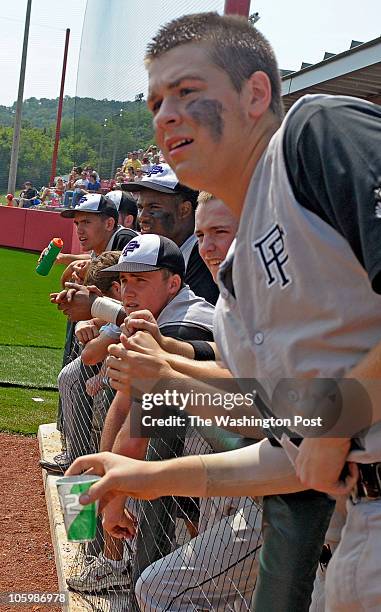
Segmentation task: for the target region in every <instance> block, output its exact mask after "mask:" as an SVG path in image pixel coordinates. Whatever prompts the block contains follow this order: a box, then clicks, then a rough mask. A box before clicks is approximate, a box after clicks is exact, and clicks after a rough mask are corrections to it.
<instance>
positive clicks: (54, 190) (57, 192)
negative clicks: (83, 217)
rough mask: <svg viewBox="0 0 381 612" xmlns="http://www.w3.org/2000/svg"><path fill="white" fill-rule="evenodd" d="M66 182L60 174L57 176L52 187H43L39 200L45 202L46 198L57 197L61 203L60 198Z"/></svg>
mask: <svg viewBox="0 0 381 612" xmlns="http://www.w3.org/2000/svg"><path fill="white" fill-rule="evenodd" d="M65 189H66V183H65V181H64V180H63V178H62V177H61V176H58V177H57V179H56V182H55V185H54V187H45V189H44V190H43V192H42V195H41V202H45V200H46V198H48V199H51V198H52V197H53V198H54V197H57V199H58V200H59V203H62V199H63V196H64V193H65Z"/></svg>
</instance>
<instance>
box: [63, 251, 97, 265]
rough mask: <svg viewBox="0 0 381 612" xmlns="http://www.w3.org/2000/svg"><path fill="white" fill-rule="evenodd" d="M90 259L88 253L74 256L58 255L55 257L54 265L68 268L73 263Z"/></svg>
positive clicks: (71, 254)
mask: <svg viewBox="0 0 381 612" xmlns="http://www.w3.org/2000/svg"><path fill="white" fill-rule="evenodd" d="M89 259H90V255H89V253H81V254H80V255H75V254H73V253H59V254H58V255H57V259H56V261H55V263H56V264H63V265H64V266H68V265H69V264H71V263H73V261H77V260H80V261H87V260H89Z"/></svg>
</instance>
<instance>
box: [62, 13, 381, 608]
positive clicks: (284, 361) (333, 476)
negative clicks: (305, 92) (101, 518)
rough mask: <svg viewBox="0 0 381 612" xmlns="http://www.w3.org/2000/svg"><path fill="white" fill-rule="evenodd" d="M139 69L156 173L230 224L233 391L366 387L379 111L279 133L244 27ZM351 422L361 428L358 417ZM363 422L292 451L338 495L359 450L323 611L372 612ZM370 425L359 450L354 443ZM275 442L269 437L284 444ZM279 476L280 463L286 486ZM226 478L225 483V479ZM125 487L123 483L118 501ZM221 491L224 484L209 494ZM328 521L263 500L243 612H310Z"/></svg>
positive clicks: (377, 324)
mask: <svg viewBox="0 0 381 612" xmlns="http://www.w3.org/2000/svg"><path fill="white" fill-rule="evenodd" d="M147 61H148V71H149V82H150V92H149V97H148V105H149V108H150V110H151V111H152V113H153V115H154V125H155V130H156V139H157V143H158V145H159V146H160V148H161V149H162V151H163V153H164V155H165V157H166V159H167V161H168V163H169V164H170V165H171V166H172V167H173V168H174V170H175V172H176V174H177V176H178V177H179V179H180V180H181V182H182V183H185V184H187V185H189V186H190V187H192V188H197V189H204V190H207V191H210V192H212V193H214V194H215V195H216V196H217V197H219V198H220V199H222V200H223V201H224V202H225V203H226V204H227V205H228V206H229V207H230V209H231V210H232V211H233V213H234V214H236V215H237V216H239V217H240V225H239V229H238V234H237V240H236V244H235V245H234V246H233V247H232V248H231V250H230V252H229V254H228V257H227V259H226V261H225V263H224V265H223V266H222V267H221V269H220V272H219V281H218V282H219V286H220V291H221V299H220V301H219V303H218V306H217V315H216V321H215V327H216V340H217V344H218V347H219V350H220V352H221V354H222V356H223V359H224V361H225V363H226V364H227V365H228V367H229V369H230V370H231V371H232V373H233V374H234V375H235V376H236V377H237V378H238V377H240V378H243V377H245V378H256V379H259V380H260V382H262V384H263V387H264V389H265V391H266V392H267V397H268V398H270V400H271V398H272V396H273V394H274V391H275V390H276V389H277V386H278V385H279V382H280V380H281V379H285V378H288V379H295V380H296V381H299V380H304V379H308V378H309V379H311V380H314V379H316V378H318V377H321V378H330V379H331V378H341V377H343V376H345V377H347V378H352V377H353V378H362V379H366V378H373V379H378V378H379V377H380V365H379V364H380V352H381V348H380V346H379V344H378V343H379V339H380V337H381V298H380V297H379V293H381V282H380V278H381V275H380V274H381V247H380V245H381V226H380V223H381V219H380V214H379V211H380V209H381V190H380V182H381V156H380V150H381V147H380V144H381V142H380V141H381V136H380V134H381V130H380V126H381V111H380V108H379V107H377V106H375V105H372V104H369V103H367V102H364V101H361V100H357V99H354V98H341V97H337V98H335V97H328V96H307V97H305V98H302V99H301V100H300V101H299V102H298V103H297V104H296V105H294V107H293V108H292V109H291V111H290V112H289V113H288V115H287V117H286V119H285V120H284V121H283V123H282V125H280V124H281V119H282V105H281V99H280V83H279V72H278V68H277V65H276V61H275V59H274V55H273V52H272V50H271V48H270V46H269V45H268V43H267V41H265V40H264V38H263V37H262V36H261V35H260V34H259V33H258V32H257V31H256V30H255V29H254V28H253V27H252V26H251V25H249V24H248V23H247V21H246V20H243V19H240V18H236V17H227V16H225V17H220V16H218V15H217V14H210V13H209V14H205V13H204V14H199V15H188V16H185V17H183V18H180V19H178V20H175V21H173V22H171V23H170V24H168V25H166V26H164V27H163V28H162V29H161V30H160V31H159V33H158V34H157V36H156V37H155V38H154V39H153V41H152V43H151V44H150V45H149V48H148V54H147ZM242 135H244V137H242ZM233 166H234V168H235V172H234V173H233V175H232V173H231V172H230V168H231V167H233ZM295 385H296V386H298V382H296V383H295ZM373 387H374V385H373ZM369 393H370V399H371V400H372V399H373V398H377V389H376V391H374V389H372V388H371V389H370V392H369ZM372 393H373V395H372ZM342 394H343V410H342V412H341V415H340V419H344V417H345V414H346V410H347V401H346V400H347V398H346V393H345V387H343V390H342ZM291 397H292V395H291V396H290V398H291ZM362 397H363V398H365V396H364V394H363V396H362ZM358 398H361V393H359V394H358V396H357V398H356V399H358ZM362 401H364V400H362ZM356 407H357V412H359V413H361V412H364V411H363V404H362V403H361V405H358V406H355V408H356ZM372 407H373V412H372V414H369V413H368V414H366V418H365V419H364V420H363V421H361V419H357V422H355V421H356V419H355V420H354V421H353V420H352V423H349V424H348V423H345V422H344V426H345V429H344V426H343V428H342V429H341V433H342V434H343V435H344V436H345V437H342V438H338V434H337V433H336V434H335V435H336V437H335V438H333V437H327V438H324V439H318V440H313V439H308V440H304V441H303V442H302V445H301V449H300V453H299V456H298V458H297V470H298V474H299V475H300V477H301V480H302V484H303V483H305V484H306V486H311V485H312V486H313V487H314V488H315V489H319V490H321V491H326V492H328V493H333V494H338V493H343V494H344V493H346V492H348V491H349V490H350V488H352V486H353V484H354V482H355V480H356V479H357V472H358V468H357V467H356V466H353V465H352V467H351V468H350V471H351V475H350V476H349V477H347V480H346V481H345V482H343V481H341V480H340V474H341V471H342V467H343V465H344V463H345V461H346V459H347V457H348V452H349V450H350V438H352V439H354V438H357V443H356V447H357V450H356V451H353V453H357V454H352V455H351V458H352V460H353V458H356V461H357V465H359V464H361V466H360V470H359V472H360V474H359V478H358V482H357V494H358V497H357V501H358V503H357V504H355V505H354V504H353V503H352V502H349V503H348V521H347V525H346V527H345V528H344V531H343V537H342V541H341V544H340V545H339V547H338V549H337V553H336V554H335V555H334V557H333V560H332V562H331V564H332V565H331V569H330V570H329V572H328V588H327V596H328V597H327V604H326V606H327V609H328V610H335V611H336V610H348V609H351V610H360V609H361V610H362V609H375V610H376V609H379V608H380V606H381V586H380V581H379V580H378V579H377V576H378V575H379V574H378V572H377V568H378V558H377V555H378V553H377V551H378V550H379V545H378V546H377V544H378V543H379V538H380V534H381V529H380V526H381V524H380V523H381V483H380V476H379V474H380V460H381V448H380V443H379V437H377V435H376V434H377V432H378V431H379V425H377V423H378V422H379V421H380V419H381V414H380V412H381V410H380V406H379V403H377V402H376V401H374V402H373V406H372ZM355 412H356V410H355ZM365 412H366V411H365ZM344 420H345V419H344ZM339 421H340V420H339ZM373 423H375V425H373V426H372V427H371V429H370V430H369V432H368V433H367V434H366V435H364V436H362V437H359V436H358V432H359V430H360V429H362V427H364V426H365V425H368V426H369V425H370V424H373ZM337 431H338V430H336V432H337ZM274 433H275V434H276V435H277V436H278V437H279V434H281V433H282V432H274ZM328 433H329V432H328ZM331 435H332V434H331ZM250 453H252V461H253V465H254V463H255V464H257V463H256V462H257V461H259V462H260V461H261V457H259V458H258V456H257V454H256V453H257V449H255V447H251V448H249V449H245V450H244V452H241V451H240V452H239V453H238V455H236V457H237V461H238V463H237V465H241V467H242V470H244V469H245V468H246V469H247V470H250V462H249V461H248V456H249V455H250ZM277 457H279V454H277ZM262 459H263V458H262ZM246 460H247V463H245V461H246ZM114 461H115V460H113V459H111V458H110V457H106V458H101V459H99V458H92V459H87V460H83V461H82V462H80V463H78V464H77V465H76V466H73V468H74V470H78V469H80V468H81V467H85V466H86V467H88V466H89V465H97V467H98V469H99V468H100V469H101V471H102V470H103V471H105V472H108V470H109V468H110V466H111V465H112V467H113V469H114V470H115V469H116V467H115V465H116V464H115V462H114ZM224 461H226V458H225V457H223V456H221V455H220V456H217V457H213V458H203V459H202V460H197V459H194V460H193V464H192V465H193V469H194V470H195V473H196V472H197V474H198V477H199V478H202V475H204V476H203V478H204V480H203V481H202V482H203V486H204V491H207V492H208V493H210V492H211V490H213V491H214V493H215V494H217V493H216V492H215V490H214V489H213V486H211V483H213V484H216V483H217V484H216V486H217V489H218V494H222V491H221V490H222V489H223V490H224V491H225V493H226V494H231V488H230V489H229V484H228V483H227V481H228V479H229V469H228V463H227V462H226V463H225V465H224V468H225V469H224V471H220V472H219V471H218V466H219V465H222V464H223V463H224ZM233 461H234V459H233V454H232V455H231V462H233ZM231 462H230V464H231ZM212 463H213V468H212ZM286 464H287V459H286V458H284V460H283V465H284V467H285V470H286ZM121 465H122V464H121ZM208 465H209V467H208ZM237 465H236V467H237ZM186 466H188V467H189V466H190V462H188V463H187V462H185V463H184V462H181V461H180V462H173V464H172V465H170V466H169V465H165V466H164V467H163V470H164V472H165V475H166V476H167V478H168V475H170V479H171V481H170V490H171V492H172V493H176V494H178V492H179V489H180V490H181V489H182V487H183V488H186V489H187V494H190V491H189V487H190V485H189V482H188V483H187V487H185V486H184V483H181V482H180V481H179V475H180V473H181V474H182V479H184V475H185V473H184V471H183V470H185V469H186ZM120 469H121V470H122V467H121V468H120ZM142 469H143V468H141V467H136V470H137V471H138V470H142ZM150 469H152V468H149V469H148V471H147V474H148V472H149V470H150ZM156 469H158V468H156ZM144 470H146V468H144ZM213 470H215V471H213ZM286 471H287V470H286ZM122 472H123V470H122ZM122 472H118V476H119V477H120V476H121V473H122ZM72 473H74V472H73V471H72ZM123 474H124V475H126V471H124V472H123ZM233 474H234V476H235V477H237V471H235V472H233V470H232V468H231V472H230V475H231V476H232V475H233ZM161 475H163V472H162V473H161ZM176 475H177V478H176ZM135 476H136V474H133V475H131V469H130V472H129V477H128V479H129V481H128V483H126V487H128V488H129V490H131V488H133V484H132V482H133V478H134V477H135ZM156 476H158V475H157V474H156ZM219 477H220V478H221V479H224V481H225V482H224V483H222V484H221V483H220V484H219V485H218V478H219ZM246 477H247V478H249V477H248V476H246V475H245V473H244V472H243V471H242V472H241V473H240V478H241V482H240V483H238V484H239V485H240V486H242V488H243V489H245V490H246V492H248V491H249V490H250V486H249V484H248V482H247V481H246V483H245V482H242V481H245V478H246ZM205 479H207V481H206V480H205ZM157 480H160V479H158V478H156V481H157ZM111 481H112V473H110V475H107V476H106V479H105V481H104V482H102V481H100V483H99V485H98V486H97V485H96V486H95V487H94V489H93V494H92V495H90V499H91V498H92V496H93V495H103V493H104V492H105V490H107V489H108V488H110V487H111V489H113V490H114V491H115V486H114V485H112V484H111ZM119 482H120V478H119ZM162 483H164V479H163V481H162ZM238 484H237V483H236V486H235V489H234V491H235V493H234V494H238V490H237V488H238V489H239V486H238ZM157 486H159V485H157ZM166 486H167V487H168V486H169V485H168V484H166ZM219 486H220V488H218V487H219ZM163 487H164V484H163ZM281 487H282V484H281V483H279V490H283V491H284V490H285V489H284V488H283V489H282V488H281ZM293 487H294V488H293ZM293 487H290V489H289V490H293V491H295V490H298V489H297V485H296V483H295V481H293ZM142 488H143V489H144V486H143V487H142ZM174 489H176V491H174ZM97 492H98V493H97ZM241 492H243V491H241ZM146 494H147V493H144V491H142V490H140V492H139V495H146ZM193 494H194V492H193ZM106 500H107V497H106ZM331 512H332V504H331V502H330V500H329V499H328V497H326V496H325V495H324V494H323V493H322V494H319V493H317V492H314V491H305V492H303V493H294V494H289V495H279V496H273V495H271V496H269V497H266V498H265V500H264V544H263V547H262V554H261V558H260V570H259V580H258V587H257V591H256V596H255V601H254V602H253V606H254V608H255V609H256V610H259V611H262V610H282V611H287V610H290V611H291V610H292V611H295V610H298V611H301V610H307V609H308V607H309V603H310V594H311V590H312V582H313V577H314V575H315V571H316V566H317V561H318V558H319V554H320V550H321V545H322V542H323V539H324V533H325V530H326V527H327V524H328V520H329V517H330V514H331ZM335 557H336V559H335ZM360 561H361V562H360ZM330 576H331V577H332V578H333V579H335V580H336V586H337V580H338V578H339V579H340V588H333V587H332V586H331V584H332V583H330Z"/></svg>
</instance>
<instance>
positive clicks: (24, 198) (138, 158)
mask: <svg viewBox="0 0 381 612" xmlns="http://www.w3.org/2000/svg"><path fill="white" fill-rule="evenodd" d="M163 161H164V160H163V158H162V157H161V156H160V152H159V151H158V149H157V147H156V145H151V146H150V147H148V149H147V150H146V151H143V149H138V150H134V151H129V152H128V153H127V155H126V157H125V158H124V160H123V162H122V165H121V166H120V167H118V168H117V169H116V172H115V174H114V176H113V177H111V178H107V179H103V180H101V178H100V176H99V174H98V172H97V170H95V169H94V168H93V167H92V166H89V165H87V166H85V167H84V168H83V167H82V166H73V168H72V169H71V171H70V173H69V174H68V175H67V177H65V178H63V177H61V176H57V177H56V178H55V180H54V184H53V185H52V186H49V187H44V186H43V187H41V189H37V188H36V187H34V186H33V185H32V183H31V182H30V181H26V182H25V183H24V185H23V189H22V190H21V192H20V195H19V196H18V197H13V198H10V199H9V200H10V202H9V204H10V205H12V206H17V207H19V208H35V207H44V208H45V207H46V206H50V207H58V208H59V207H61V208H62V207H63V208H75V207H76V206H77V205H78V203H79V201H80V199H81V198H82V197H83V196H84V195H85V194H86V193H103V194H105V193H107V192H108V191H109V190H111V189H120V188H121V186H122V185H123V184H125V183H131V182H138V181H141V180H142V178H143V177H144V176H146V175H147V174H149V173H150V172H151V171H152V170H153V171H155V167H157V166H158V165H159V164H160V163H161V162H163Z"/></svg>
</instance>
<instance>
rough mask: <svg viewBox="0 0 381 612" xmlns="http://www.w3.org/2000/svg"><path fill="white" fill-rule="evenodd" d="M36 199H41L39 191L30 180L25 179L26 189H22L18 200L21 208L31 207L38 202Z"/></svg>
mask: <svg viewBox="0 0 381 612" xmlns="http://www.w3.org/2000/svg"><path fill="white" fill-rule="evenodd" d="M36 200H38V202H39V201H40V200H39V195H38V191H37V189H36V188H35V187H33V185H32V183H31V182H30V181H25V183H24V189H23V190H22V191H21V193H20V196H19V199H18V202H19V207H20V208H30V207H31V206H35V204H37V202H36Z"/></svg>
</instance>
